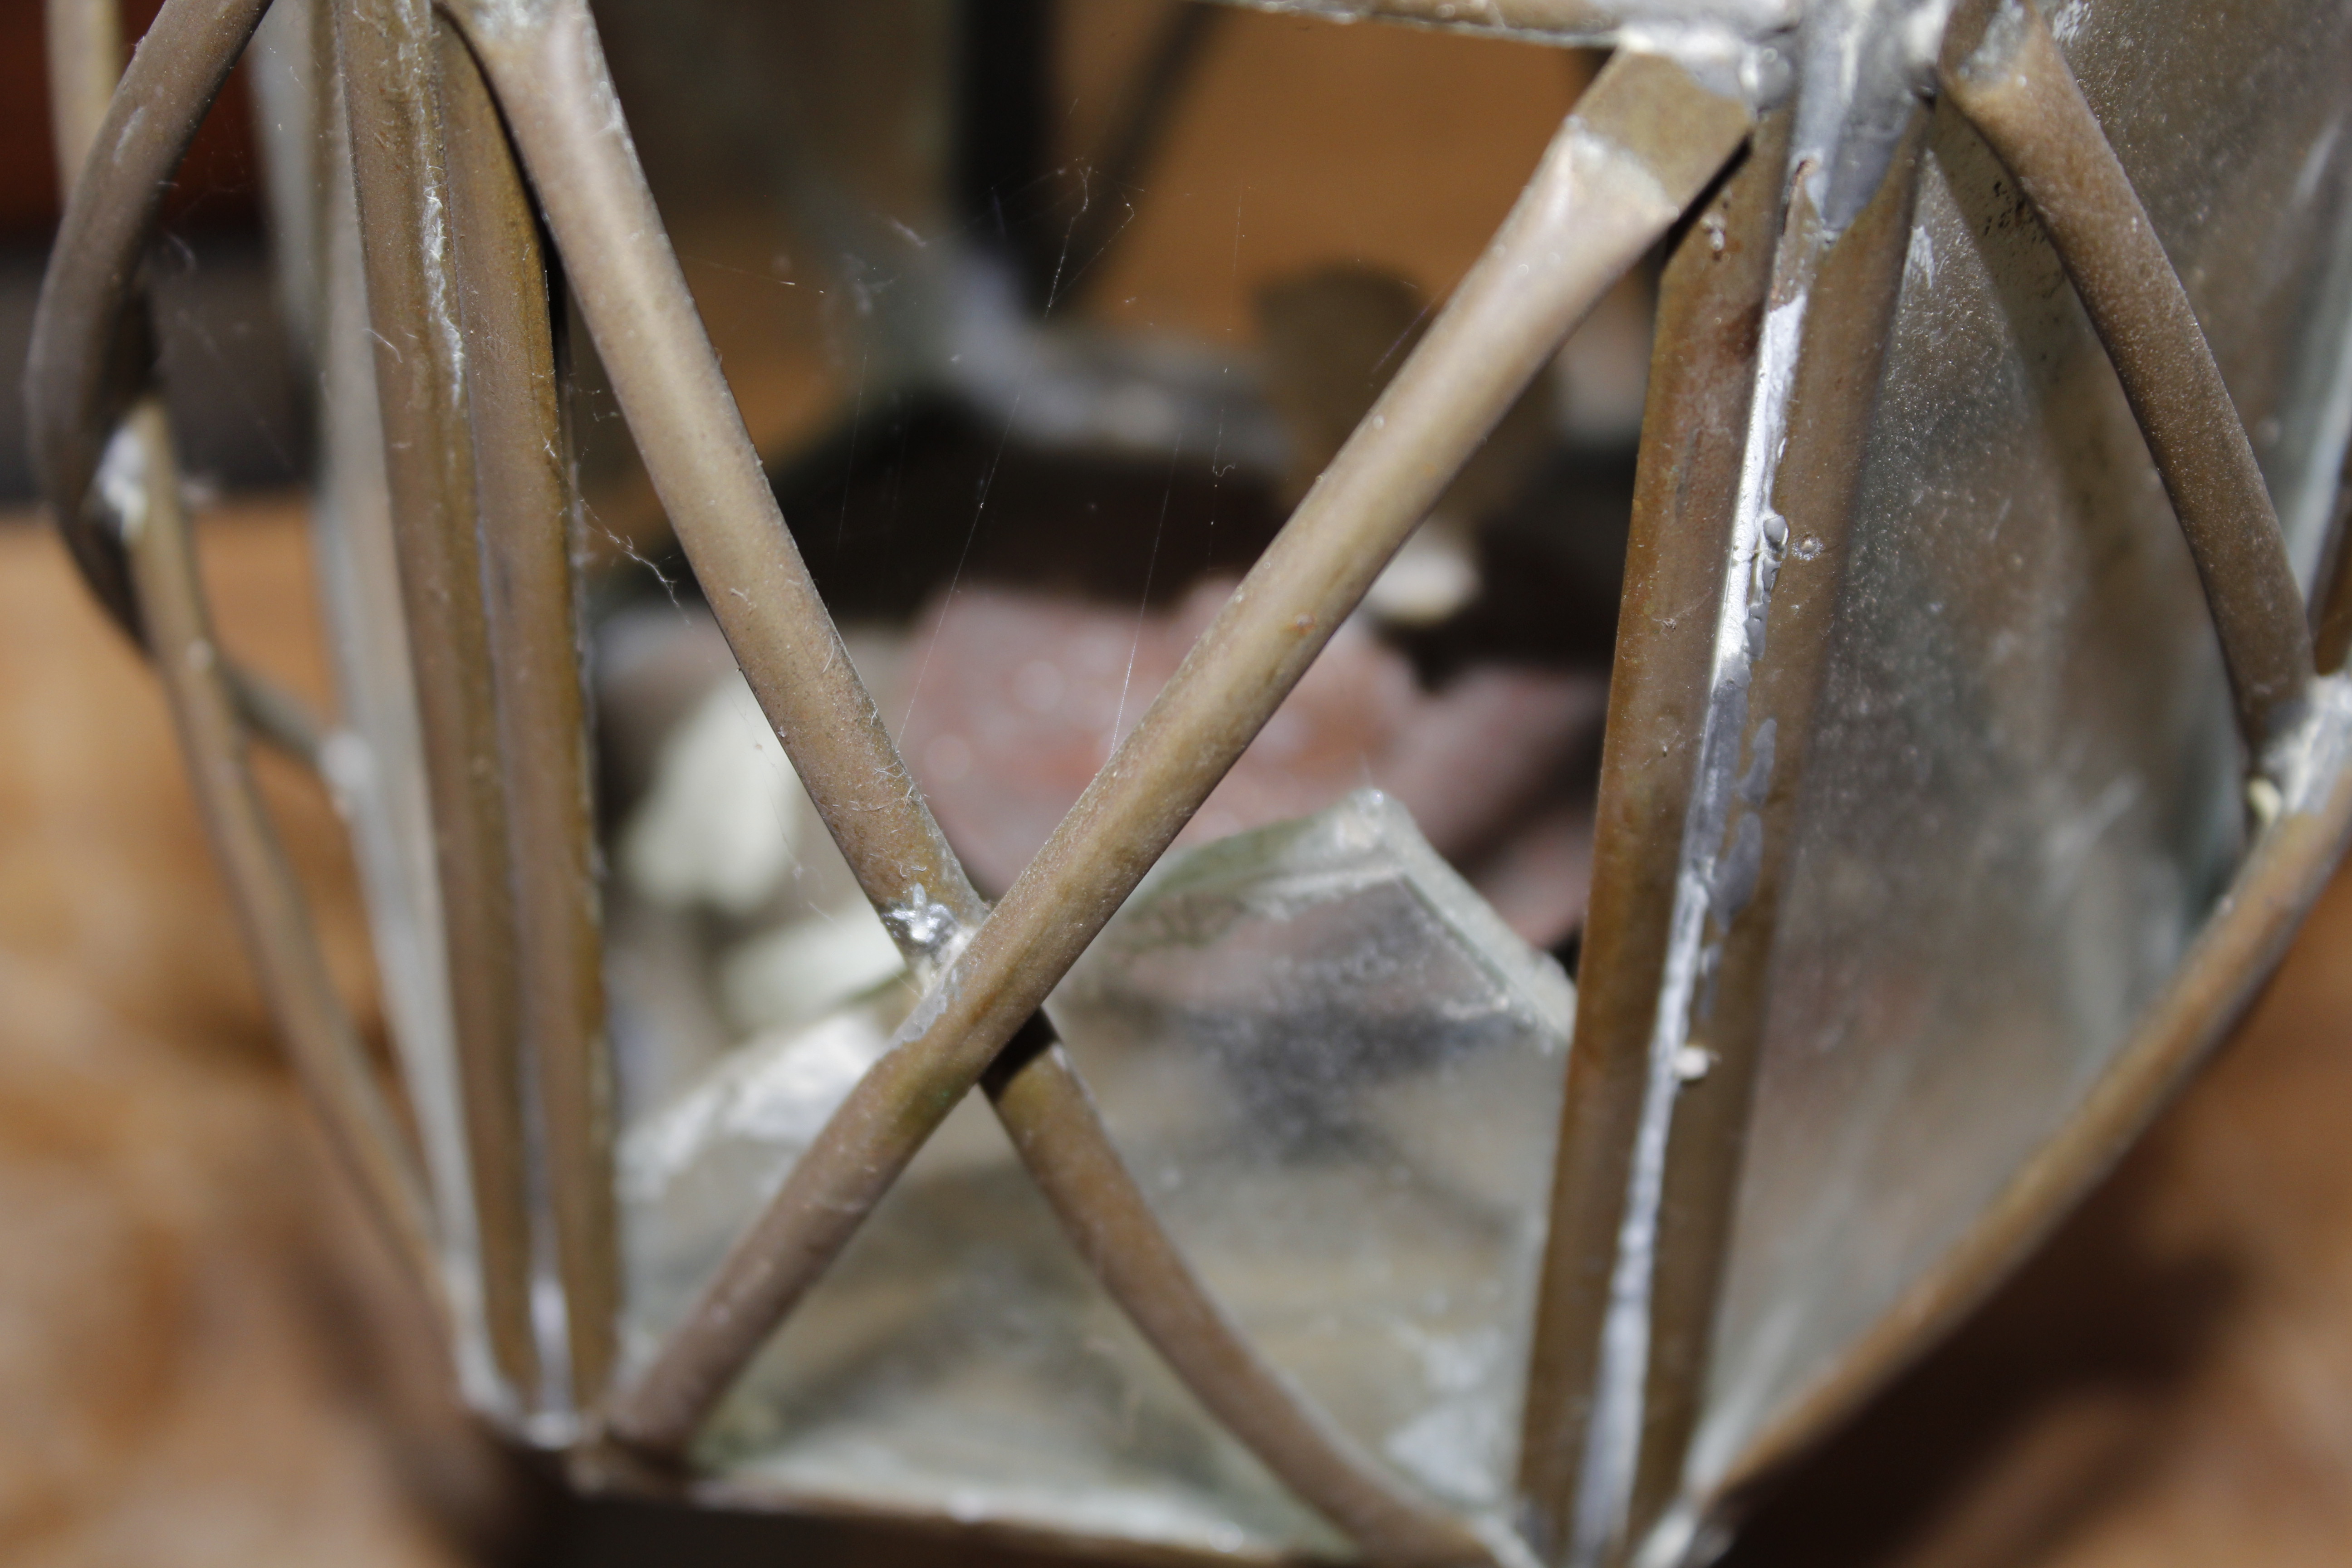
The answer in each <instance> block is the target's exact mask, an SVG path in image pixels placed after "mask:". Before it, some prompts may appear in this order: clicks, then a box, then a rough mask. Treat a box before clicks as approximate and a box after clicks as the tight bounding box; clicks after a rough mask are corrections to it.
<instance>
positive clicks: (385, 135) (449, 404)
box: [335, 0, 540, 1409]
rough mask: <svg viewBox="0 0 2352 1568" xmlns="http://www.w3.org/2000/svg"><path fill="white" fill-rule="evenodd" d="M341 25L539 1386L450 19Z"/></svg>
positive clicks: (444, 800)
mask: <svg viewBox="0 0 2352 1568" xmlns="http://www.w3.org/2000/svg"><path fill="white" fill-rule="evenodd" d="M335 22H336V43H337V48H338V51H339V55H340V58H341V65H342V72H343V79H344V82H345V91H344V95H343V97H344V102H345V106H346V110H347V112H348V113H349V116H350V120H351V147H352V164H353V170H354V174H355V184H356V185H357V189H358V194H359V214H360V228H361V233H362V237H364V240H365V245H364V250H365V255H366V274H367V296H368V312H369V317H370V323H371V331H372V334H373V337H374V339H375V365H376V378H377V386H378V392H379V397H380V403H381V408H382V412H383V426H384V454H385V461H386V467H387V470H388V478H389V479H390V488H391V501H392V516H393V526H394V533H395V537H396V539H397V542H398V545H399V550H400V591H401V598H402V602H403V605H404V608H405V616H406V619H407V623H408V632H409V642H408V646H409V655H410V659H411V662H412V665H413V667H414V669H415V681H416V705H417V715H418V720H419V724H420V728H421V731H422V733H423V735H424V739H425V775H426V781H427V785H428V792H429V795H430V797H431V801H432V816H433V832H434V856H435V866H436V871H437V873H438V876H439V879H440V884H441V906H442V914H443V931H444V935H445V938H446V951H447V956H448V974H449V995H450V1010H451V1015H452V1022H453V1025H454V1027H455V1037H456V1040H457V1068H458V1083H459V1088H460V1096H461V1100H462V1102H463V1105H464V1109H465V1130H466V1141H467V1157H468V1164H469V1167H470V1170H471V1173H472V1181H473V1187H474V1208H475V1216H476V1223H477V1226H478V1238H479V1245H480V1248H481V1281H482V1287H481V1291H482V1300H481V1309H482V1315H483V1321H484V1326H485V1329H486V1331H487V1335H488V1342H489V1349H490V1353H491V1356H492V1358H493V1360H494V1361H495V1363H497V1366H498V1368H499V1372H500V1373H501V1374H502V1375H503V1376H504V1377H505V1378H506V1379H507V1381H508V1383H509V1386H510V1390H511V1392H512V1393H513V1394H514V1395H515V1396H516V1397H517V1398H518V1400H520V1402H521V1404H522V1405H523V1407H524V1408H526V1409H527V1408H529V1407H530V1406H531V1405H534V1404H535V1403H536V1400H537V1395H538V1393H539V1388H540V1378H539V1358H538V1353H537V1348H536V1342H535V1338H534V1334H533V1331H532V1322H531V1313H530V1280H531V1247H530V1212H529V1204H528V1199H527V1194H528V1175H527V1170H526V1159H527V1146H526V1132H525V1125H524V1112H523V1097H522V1064H521V1060H520V996H519V994H518V991H517V983H516V966H517V960H518V953H517V949H516V932H515V898H514V874H513V867H512V864H511V862H510V859H509V839H508V823H507V811H506V800H505V795H504V793H503V791H502V789H501V787H500V778H499V731H498V719H497V709H496V703H495V699H494V696H493V693H492V689H491V685H490V679H491V678H490V668H491V667H490V646H489V627H488V617H487V614H486V611H485V607H484V604H483V593H482V560H481V549H480V541H479V536H478V520H477V515H476V500H475V470H474V463H473V443H472V440H471V431H470V428H469V426H468V422H467V399H466V389H465V385H464V375H465V352H464V349H463V347H462V332H463V323H462V322H461V321H460V320H459V319H458V315H457V300H456V298H455V290H454V288H453V280H452V279H451V277H450V273H449V254H448V248H447V243H446V213H447V211H448V206H449V192H448V189H447V183H446V172H445V169H444V166H443V157H442V143H441V129H440V123H439V114H440V109H439V105H438V104H437V102H436V93H435V89H434V80H433V72H432V41H433V24H432V19H431V16H430V13H429V12H428V11H427V10H426V8H425V6H424V5H422V4H412V3H410V0H342V3H341V4H339V5H337V6H336V7H335Z"/></svg>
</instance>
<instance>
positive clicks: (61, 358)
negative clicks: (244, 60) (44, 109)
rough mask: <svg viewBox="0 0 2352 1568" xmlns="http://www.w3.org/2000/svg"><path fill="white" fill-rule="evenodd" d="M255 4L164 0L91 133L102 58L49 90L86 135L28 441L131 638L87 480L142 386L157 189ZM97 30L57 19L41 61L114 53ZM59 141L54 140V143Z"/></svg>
mask: <svg viewBox="0 0 2352 1568" xmlns="http://www.w3.org/2000/svg"><path fill="white" fill-rule="evenodd" d="M266 4H267V0H164V5H163V9H162V10H161V11H159V12H158V13H157V14H156V16H155V21H154V24H153V25H152V26H151V27H150V28H149V29H148V32H147V36H146V37H144V38H142V40H141V41H140V48H139V50H138V52H137V53H136V54H135V55H133V56H132V58H131V64H130V67H129V68H128V69H126V70H124V71H123V73H122V79H121V85H120V87H118V88H117V89H115V90H114V92H113V94H112V96H111V98H110V100H109V101H108V103H107V107H106V111H105V113H104V115H103V117H102V118H101V119H100V121H99V124H98V127H97V130H96V131H95V132H94V133H93V132H87V131H86V129H85V128H86V127H87V126H88V124H89V109H90V107H91V104H90V101H89V100H90V99H91V97H92V96H93V95H94V93H95V91H96V89H97V88H98V86H99V84H100V79H101V74H102V72H103V71H104V70H105V69H106V68H107V66H105V65H102V64H101V63H100V60H99V58H97V56H96V54H95V53H93V55H92V57H91V58H89V59H88V60H87V61H84V62H82V63H80V64H79V65H74V66H71V67H70V68H67V69H60V70H59V71H58V79H59V85H60V86H61V87H65V88H67V89H69V91H70V97H66V96H62V95H61V97H60V100H59V104H60V107H61V109H62V110H64V111H65V114H66V121H61V122H60V126H59V129H60V131H61V132H71V133H72V134H75V135H83V134H89V135H90V137H91V140H90V142H89V150H88V152H87V153H85V154H84V155H83V156H82V157H81V158H79V159H76V160H74V161H73V162H74V163H75V166H76V173H75V174H74V176H73V177H72V178H70V179H68V181H67V182H66V191H67V198H66V210H65V216H64V217H63V218H62V219H61V220H60V221H59V223H58V237H57V241H56V243H55V244H54V245H53V246H52V247H51V248H50V251H49V265H48V269H47V272H46V273H44V274H43V276H42V279H41V294H40V301H39V303H38V305H37V307H36V308H35V311H34V316H33V332H32V342H31V345H30V348H29V351H28V352H27V353H26V358H25V389H26V405H25V406H26V410H27V421H26V423H27V430H26V435H27V437H28V440H27V445H28V447H30V449H31V453H32V458H33V465H34V471H35V473H36V474H37V475H38V477H39V479H40V482H41V489H42V492H43V494H44V495H46V496H47V499H48V502H49V506H50V509H51V510H52V511H53V512H54V513H55V515H56V519H57V523H58V527H59V529H61V530H62V531H64V534H65V539H66V543H67V546H68V548H69V549H70V550H71V551H72V552H73V556H74V560H75V563H77V564H78V565H79V566H80V568H81V571H82V575H83V577H84V578H85V579H86V580H87V581H88V582H89V584H90V587H91V589H92V590H93V591H94V592H95V593H96V594H97V595H98V596H99V599H100V603H102V604H104V605H106V607H107V609H108V610H109V611H110V613H111V614H112V615H113V616H114V617H115V619H116V620H117V621H118V622H120V623H121V625H122V626H123V627H124V628H125V629H127V630H129V631H130V632H131V635H132V636H133V637H138V636H139V611H138V605H137V602H136V600H135V599H134V598H133V597H132V595H131V590H130V580H129V577H128V575H127V568H126V565H125V563H124V561H123V556H122V544H121V541H120V540H117V539H115V538H113V537H112V536H111V535H110V532H109V531H108V530H107V528H106V526H105V524H104V522H103V521H102V520H101V519H100V516H99V515H98V514H97V513H96V512H94V511H93V510H91V509H90V505H89V486H90V480H91V479H93V478H94V477H95V476H96V474H97V472H98V463H99V458H100V453H102V452H103V451H104V450H105V447H106V444H107V441H108V439H109V438H110V437H111V436H112V434H113V431H114V426H115V423H116V420H117V419H118V418H119V417H120V416H121V415H122V414H123V413H124V412H125V411H126V410H127V409H128V407H129V405H130V403H131V399H132V398H133V397H135V396H136V395H138V394H139V393H140V392H141V391H142V390H143V389H144V383H145V379H146V372H147V365H146V363H145V362H146V359H147V357H148V343H147V339H146V335H145V327H146V319H145V316H144V313H143V312H141V311H137V310H133V309H132V306H133V304H134V303H135V302H136V300H137V290H138V272H139V268H140V264H141V263H142V261H143V260H144V259H145V258H146V249H147V242H148V240H149V238H150V237H152V235H153V233H154V228H155V220H156V216H157V214H158V213H159V212H160V211H161V209H162V207H163V193H164V191H165V189H166V188H168V185H169V183H170V180H171V177H172V172H173V170H174V169H177V168H178V167H179V165H180V160H181V158H182V157H184V155H185V154H186V153H187V150H188V144H189V142H192V141H193V140H194V138H195V134H196V127H197V126H198V125H199V124H200V123H202V122H203V120H204V117H205V110H207V109H209V108H210V107H211V106H212V101H213V100H214V98H215V97H216V96H217V95H218V94H219V92H220V89H221V84H222V83H223V82H225V81H226V80H227V79H228V73H229V70H230V68H232V67H234V66H235V65H236V59H237V56H238V55H239V54H240V53H242V52H243V51H244V48H245V44H246V40H247V38H249V37H252V36H253V29H254V27H255V26H256V25H257V23H258V22H259V21H260V20H261V13H262V9H263V7H264V5H266ZM110 33H112V30H111V29H110V28H107V27H104V26H99V25H96V24H94V23H84V24H81V25H73V26H69V27H68V29H66V31H65V32H64V33H61V35H60V37H58V38H57V39H56V40H53V44H52V50H53V52H52V55H51V60H52V63H53V64H55V65H65V64H66V63H67V62H65V61H64V60H63V58H62V55H63V51H64V50H65V49H66V48H67V47H69V46H70V47H81V48H89V49H92V50H94V51H95V50H99V49H105V50H109V51H111V52H114V55H115V59H114V62H113V63H115V64H119V63H120V54H119V50H120V47H121V43H120V35H119V34H113V35H112V36H111V37H110ZM68 78H70V79H69V80H68ZM67 121H70V123H68V122H67ZM59 152H60V154H61V155H62V154H64V153H67V152H68V149H66V148H65V147H63V146H62V145H61V146H60V148H59Z"/></svg>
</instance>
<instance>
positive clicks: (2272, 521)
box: [1941, 0, 2313, 763]
mask: <svg viewBox="0 0 2352 1568" xmlns="http://www.w3.org/2000/svg"><path fill="white" fill-rule="evenodd" d="M1941 75H1942V79H1943V83H1944V88H1945V90H1946V91H1947V92H1948V93H1949V94H1950V96H1951V99H1952V101H1953V103H1954V104H1956V105H1957V106H1958V108H1959V110H1960V111H1961V112H1962V113H1963V114H1965V115H1967V116H1968V118H1969V122H1970V123H1971V124H1973V125H1974V126H1975V127H1976V128H1977V130H1978V131H1979V132H1982V134H1983V136H1984V139H1985V141H1986V142H1988V143H1990V145H1991V147H1992V150H1993V152H1994V153H1996V154H1998V155H1999V157H2000V161H2001V162H2002V163H2004V164H2006V165H2007V166H2008V168H2009V171H2010V173H2011V174H2013V175H2015V176H2016V177H2017V184H2018V187H2019V189H2021V190H2022V191H2023V192H2024V193H2025V195H2026V197H2027V198H2028V199H2029V200H2030V201H2032V204H2033V208H2034V210H2035V211H2036V212H2037V213H2039V214H2040V215H2041V217H2042V226H2043V227H2044V229H2046V230H2047V231H2048V233H2049V236H2050V241H2051V244H2052V245H2053V247H2055V248H2056V250H2057V252H2058V258H2059V260H2060V261H2062V262H2063V263H2064V265H2065V268H2066V275H2067V276H2068V277H2069V278H2071V279H2074V290H2075V292H2076V294H2078V295H2079V296H2080V297H2081V299H2082V301H2083V308H2084V310H2085V311H2086V312H2087V313H2088V314H2089V316H2090V318H2091V325H2092V327H2093V328H2094V329H2095V331H2097V332H2098V335H2099V341H2100V342H2102V343H2104V344H2105V346H2106V351H2107V357H2108V358H2109V360H2111V361H2112V362H2113V363H2114V364H2115V367H2116V376H2117V378H2118V379H2119V380H2121V382H2122V383H2123V388H2124V395H2125V397H2126V399H2127V400H2128V401H2129V402H2130V404H2131V409H2132V413H2133V415H2134V416H2135V417H2137V420H2138V421H2139V427H2140V433H2141V435H2142V436H2144V437H2146V438H2147V448H2148V453H2149V455H2150V456H2151V457H2152V458H2155V460H2156V468H2157V472H2158V474H2159V475H2160V476H2162V478H2163V480H2164V489H2165V493H2166V494H2167V495H2168V496H2170V497H2171V499H2172V509H2173V511H2174V513H2175V514H2176V515H2177V516H2178V517H2179V520H2180V528H2181V531H2182V532H2183V533H2184V534H2186V535H2187V536H2188V540H2189V554H2190V555H2191V556H2192V557H2193V558H2194V559H2195V561H2196V563H2197V574H2198V576H2199V578H2200V579H2201V580H2202V582H2203V583H2204V584H2205V598H2206V603H2207V605H2209V607H2210V609H2211V611H2212V616H2213V628H2214V630H2215V631H2216V632H2217V633H2219V634H2220V637H2221V658H2222V662H2223V664H2224V665H2225V666H2227V668H2228V669H2229V674H2230V689H2231V695H2232V696H2233V697H2234V699H2235V700H2236V704H2237V716H2238V728H2239V730H2240V731H2241V733H2242V734H2243V735H2244V737H2245V740H2246V745H2247V749H2248V751H2249V752H2251V753H2252V757H2253V758H2254V760H2255V761H2256V763H2260V762H2261V760H2262V758H2263V752H2264V751H2265V750H2266V749H2267V748H2268V746H2269V745H2270V744H2271V742H2273V740H2275V739H2277V738H2278V736H2279V735H2280V734H2281V733H2282V732H2283V731H2284V730H2285V729H2287V728H2288V727H2290V726H2291V725H2292V724H2293V722H2294V720H2295V719H2296V718H2297V717H2299V715H2300V711H2301V707H2302V701H2303V698H2304V694H2305V688H2306V687H2308V686H2309V684H2310V682H2311V679H2312V669H2313V665H2312V650H2311V634H2310V629H2309V626H2308V624H2307V622H2306V620H2305V610H2304V604H2303V595H2302V592H2301V590H2300V589H2298V588H2297V586H2296V584H2295V580H2294V568H2293V567H2292V566H2291V565H2290V564H2289V563H2288V561H2287V554H2286V542H2285V540H2284V537H2283V536H2282V535H2281V533H2280V531H2279V523H2278V516H2277V514H2276V513H2275V512H2274V511H2273V510H2272V507H2271V498H2270V491H2269V490H2268V489H2266V488H2264V486H2263V476H2262V470H2261V468H2258V467H2256V465H2255V462H2254V452H2253V447H2252V445H2251V444H2250V443H2249V442H2248V441H2247V439H2246V431H2245V426H2243V425H2242V424H2241V423H2240V422H2239V419H2238V411H2237V408H2236V406H2235V405H2232V404H2231V401H2230V389H2229V388H2228V387H2227V386H2226V385H2224V384H2222V381H2221V369H2220V367H2219V366H2217V365H2216V364H2215V363H2213V351H2212V348H2211V346H2210V344H2209V343H2207V342H2206V341H2205V332H2204V330H2203V329H2202V328H2201V327H2200V326H2199V325H2198V322H2197V312H2196V311H2195V310H2194V309H2193V308H2192V307H2191V306H2190V305H2189V295H2188V292H2187V291H2186V290H2185V289H2182V288H2181V286H2180V278H2179V274H2178V273H2176V272H2175V271H2174V270H2173V268H2172V263H2171V261H2170V260H2169V259H2168V258H2167V257H2166V256H2165V253H2164V244H2163V241H2162V240H2161V239H2159V238H2158V236H2157V232H2156V229H2155V227H2154V226H2153V225H2151V224H2150V223H2149V222H2148V216H2147V209H2146V208H2145V207H2143V206H2142V205H2140V200H2139V194H2138V193H2137V191H2135V190H2134V189H2133V188H2132V183H2131V178H2130V176H2129V175H2128V174H2126V173H2125V172H2124V167H2123V164H2122V163H2119V162H2118V161H2117V160H2116V153H2115V149H2114V148H2113V147H2111V146H2109V145H2108V143H2107V139H2106V136H2105V132H2102V131H2101V130H2100V129H2099V121H2098V118H2097V116H2095V114H2093V113H2092V111H2091V106H2090V104H2089V103H2088V102H2087V101H2085V100H2084V97H2083V90H2082V89H2081V88H2080V87H2079V86H2077V85H2076V84H2075V81H2074V72H2073V71H2072V70H2070V69H2068V68H2067V65H2066V58H2065V56H2064V55H2063V54H2062V53H2060V52H2059V48H2058V41H2057V39H2056V38H2054V37H2052V36H2051V33H2050V27H2049V24H2048V23H2046V22H2045V21H2043V20H2042V13H2041V11H2040V10H2039V9H2038V8H2036V7H2035V6H2034V5H2032V4H2030V3H2027V0H1971V3H1970V4H1968V5H1962V6H1961V7H1960V10H1959V12H1958V14H1957V15H1956V16H1954V18H1953V20H1952V24H1951V26H1950V29H1949V30H1948V32H1947V34H1946V35H1945V39H1944V47H1943V54H1942V61H1941Z"/></svg>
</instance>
